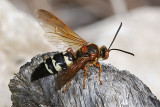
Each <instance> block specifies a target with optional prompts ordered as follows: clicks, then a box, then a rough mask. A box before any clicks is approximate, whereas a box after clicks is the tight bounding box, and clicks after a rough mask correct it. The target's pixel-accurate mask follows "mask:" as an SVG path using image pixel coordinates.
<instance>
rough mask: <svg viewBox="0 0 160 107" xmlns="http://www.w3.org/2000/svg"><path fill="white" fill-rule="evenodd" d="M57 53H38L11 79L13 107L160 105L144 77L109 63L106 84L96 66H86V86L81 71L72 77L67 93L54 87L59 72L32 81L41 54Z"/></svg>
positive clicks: (103, 67)
mask: <svg viewBox="0 0 160 107" xmlns="http://www.w3.org/2000/svg"><path fill="white" fill-rule="evenodd" d="M54 54H55V53H46V54H43V55H37V56H36V57H34V58H33V59H32V60H31V62H28V63H26V64H25V65H23V66H22V67H21V68H20V72H19V73H18V74H16V75H15V76H14V78H13V79H11V80H10V83H9V88H10V91H11V93H12V96H11V99H12V102H13V107H98V106H99V107H160V101H159V100H158V99H157V98H156V97H155V96H154V95H153V94H152V92H151V91H150V89H149V88H148V87H147V86H146V85H145V84H143V83H142V81H141V80H139V79H138V78H137V77H135V76H134V75H132V74H130V73H129V72H128V71H124V70H118V69H116V68H115V67H113V66H111V65H109V64H108V65H103V64H102V74H101V80H102V82H103V85H100V83H99V81H98V70H99V69H98V68H95V67H87V69H88V74H87V78H86V88H85V89H83V75H84V71H82V70H80V71H79V72H78V73H77V74H76V76H75V77H74V78H73V79H72V81H71V85H70V86H69V87H68V89H67V90H66V92H65V93H62V89H61V90H59V91H56V90H55V81H54V80H55V76H56V75H51V76H48V77H45V78H42V79H40V80H37V81H35V82H33V83H32V82H31V81H30V80H31V74H32V72H33V70H34V69H35V68H36V67H37V66H38V65H39V64H40V63H41V62H42V61H43V59H42V57H43V56H51V55H54Z"/></svg>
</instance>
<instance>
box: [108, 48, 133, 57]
mask: <svg viewBox="0 0 160 107" xmlns="http://www.w3.org/2000/svg"><path fill="white" fill-rule="evenodd" d="M111 50H117V51H121V52H124V53H127V54H130V55H133V56H134V54H133V53H131V52H127V51H124V50H121V49H110V51H111Z"/></svg>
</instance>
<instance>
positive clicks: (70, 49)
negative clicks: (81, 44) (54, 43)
mask: <svg viewBox="0 0 160 107" xmlns="http://www.w3.org/2000/svg"><path fill="white" fill-rule="evenodd" d="M66 52H70V53H72V55H73V56H74V57H75V54H74V52H73V49H72V48H68V49H67V50H66Z"/></svg>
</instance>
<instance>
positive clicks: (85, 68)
mask: <svg viewBox="0 0 160 107" xmlns="http://www.w3.org/2000/svg"><path fill="white" fill-rule="evenodd" d="M83 70H84V71H85V72H84V80H83V89H85V79H86V76H87V67H86V66H84V67H83Z"/></svg>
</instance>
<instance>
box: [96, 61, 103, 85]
mask: <svg viewBox="0 0 160 107" xmlns="http://www.w3.org/2000/svg"><path fill="white" fill-rule="evenodd" d="M95 66H96V67H99V82H100V84H101V85H102V81H101V79H100V78H101V64H100V63H99V62H97V63H96V64H95Z"/></svg>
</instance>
